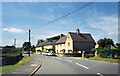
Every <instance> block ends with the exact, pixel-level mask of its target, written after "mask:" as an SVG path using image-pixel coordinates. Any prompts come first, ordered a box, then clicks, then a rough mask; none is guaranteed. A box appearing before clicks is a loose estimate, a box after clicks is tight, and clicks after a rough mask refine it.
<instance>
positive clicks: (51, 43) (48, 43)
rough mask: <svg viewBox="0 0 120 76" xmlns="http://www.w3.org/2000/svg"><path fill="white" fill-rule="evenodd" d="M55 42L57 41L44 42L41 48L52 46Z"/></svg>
mask: <svg viewBox="0 0 120 76" xmlns="http://www.w3.org/2000/svg"><path fill="white" fill-rule="evenodd" d="M56 41H57V40H53V41H52V42H50V41H48V42H45V43H44V44H43V46H46V45H53V44H55V43H56Z"/></svg>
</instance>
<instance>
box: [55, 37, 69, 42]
mask: <svg viewBox="0 0 120 76" xmlns="http://www.w3.org/2000/svg"><path fill="white" fill-rule="evenodd" d="M66 38H67V36H63V37H61V38H60V39H59V40H58V41H57V42H56V44H60V43H65V41H66Z"/></svg>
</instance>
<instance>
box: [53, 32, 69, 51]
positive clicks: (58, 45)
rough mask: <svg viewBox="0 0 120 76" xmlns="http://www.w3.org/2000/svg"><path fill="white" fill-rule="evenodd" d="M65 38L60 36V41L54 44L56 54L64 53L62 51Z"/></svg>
mask: <svg viewBox="0 0 120 76" xmlns="http://www.w3.org/2000/svg"><path fill="white" fill-rule="evenodd" d="M66 38H67V36H65V35H63V34H61V35H60V39H59V40H58V41H57V42H56V43H55V50H56V53H64V50H65V49H66V47H65V41H66Z"/></svg>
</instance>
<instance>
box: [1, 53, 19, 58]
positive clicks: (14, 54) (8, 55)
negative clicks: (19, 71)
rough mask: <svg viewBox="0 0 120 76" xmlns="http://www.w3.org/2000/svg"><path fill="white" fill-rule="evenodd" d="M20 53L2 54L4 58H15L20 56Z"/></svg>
mask: <svg viewBox="0 0 120 76" xmlns="http://www.w3.org/2000/svg"><path fill="white" fill-rule="evenodd" d="M19 55H20V53H19V52H17V53H11V54H2V56H7V57H15V56H19Z"/></svg>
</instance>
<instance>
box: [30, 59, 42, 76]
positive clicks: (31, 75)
mask: <svg viewBox="0 0 120 76" xmlns="http://www.w3.org/2000/svg"><path fill="white" fill-rule="evenodd" d="M39 61H40V64H39V65H38V66H37V68H36V69H35V70H34V71H33V72H32V73H31V74H30V75H29V76H33V75H34V74H35V73H36V72H37V71H38V69H39V68H40V67H41V66H42V61H41V60H39Z"/></svg>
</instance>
